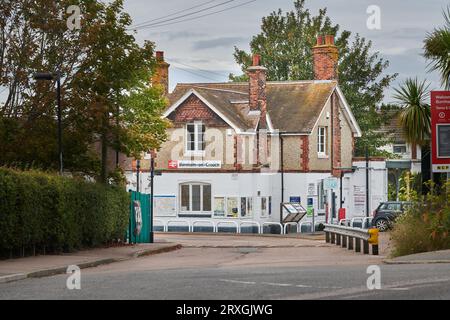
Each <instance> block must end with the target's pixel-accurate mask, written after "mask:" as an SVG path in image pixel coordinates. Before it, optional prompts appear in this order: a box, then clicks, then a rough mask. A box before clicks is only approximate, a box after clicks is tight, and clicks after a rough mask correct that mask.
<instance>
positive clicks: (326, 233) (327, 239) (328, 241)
mask: <svg viewBox="0 0 450 320" xmlns="http://www.w3.org/2000/svg"><path fill="white" fill-rule="evenodd" d="M325 241H326V242H327V243H330V233H329V232H325Z"/></svg>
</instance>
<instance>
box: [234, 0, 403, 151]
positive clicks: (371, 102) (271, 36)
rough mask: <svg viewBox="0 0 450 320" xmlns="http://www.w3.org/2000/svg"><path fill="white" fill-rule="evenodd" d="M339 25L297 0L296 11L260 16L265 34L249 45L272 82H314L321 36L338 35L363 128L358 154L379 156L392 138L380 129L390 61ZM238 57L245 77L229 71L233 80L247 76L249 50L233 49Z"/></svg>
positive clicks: (346, 88)
mask: <svg viewBox="0 0 450 320" xmlns="http://www.w3.org/2000/svg"><path fill="white" fill-rule="evenodd" d="M339 29H340V27H339V25H337V24H333V23H332V21H331V19H330V18H329V17H328V16H327V10H326V8H325V9H321V10H319V13H318V15H316V16H314V15H312V14H311V12H310V11H309V10H308V9H306V8H305V0H296V1H295V2H294V10H293V11H290V12H287V13H285V14H283V12H282V11H281V9H280V10H278V11H277V12H273V13H271V14H270V15H269V16H267V17H264V18H263V19H262V25H261V33H260V34H258V35H256V36H254V37H253V39H252V41H251V42H250V48H251V51H252V53H258V54H260V55H261V58H262V61H263V63H264V66H265V67H267V69H268V71H267V76H268V80H271V81H277V80H278V81H282V80H310V79H313V78H314V75H313V60H312V57H313V56H312V47H313V46H314V45H315V43H316V38H317V35H320V34H321V35H324V34H330V35H334V36H335V37H336V46H337V47H338V49H339V83H340V86H341V88H342V91H343V92H344V94H345V97H346V98H347V100H348V102H349V104H350V106H351V108H352V111H353V113H354V115H355V117H356V119H357V121H358V123H359V125H360V127H361V129H362V132H363V137H362V138H360V139H358V140H357V143H356V155H359V156H362V155H364V152H365V147H367V148H368V149H369V152H370V154H371V155H379V154H380V153H382V152H381V151H379V150H378V147H380V146H383V145H385V144H386V143H387V142H388V139H387V138H386V137H385V136H384V135H383V134H380V133H377V132H376V130H377V129H378V128H379V127H380V126H381V125H382V123H383V120H384V119H383V118H382V117H381V116H380V112H379V111H380V110H379V108H378V105H379V104H380V103H381V101H382V100H383V91H384V89H386V88H387V87H389V85H390V83H391V82H392V80H393V79H395V77H396V74H393V75H383V71H384V70H385V69H386V68H387V67H388V65H389V62H388V61H385V60H384V59H382V58H381V57H380V56H379V54H378V53H371V52H370V49H371V48H372V42H371V41H366V39H365V38H362V37H360V36H359V35H356V36H355V37H354V40H353V41H352V42H350V38H351V32H350V31H346V30H344V31H342V32H340V33H339ZM234 57H235V60H236V62H237V63H238V64H240V65H241V68H242V71H243V72H244V75H241V76H236V75H233V74H230V80H231V81H245V80H247V76H246V75H245V70H246V69H247V68H248V67H249V66H250V64H251V54H250V53H247V52H245V51H244V50H240V49H238V48H235V53H234ZM385 107H388V106H385Z"/></svg>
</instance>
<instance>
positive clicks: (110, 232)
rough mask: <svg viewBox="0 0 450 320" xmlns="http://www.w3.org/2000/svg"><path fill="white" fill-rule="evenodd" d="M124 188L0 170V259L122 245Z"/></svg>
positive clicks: (126, 204) (126, 207)
mask: <svg viewBox="0 0 450 320" xmlns="http://www.w3.org/2000/svg"><path fill="white" fill-rule="evenodd" d="M128 214H129V195H128V193H127V192H126V191H125V188H123V187H119V186H106V185H101V184H97V183H91V182H86V181H84V180H79V179H73V178H68V177H60V176H57V175H53V174H48V173H43V172H38V171H25V172H22V171H15V170H11V169H5V168H0V255H1V256H11V254H13V253H18V252H20V253H21V254H22V255H23V253H24V252H25V251H27V252H29V251H30V250H32V251H33V252H35V251H36V250H39V251H46V252H49V251H50V252H61V251H72V250H75V249H81V248H86V247H95V246H99V245H102V244H107V243H108V242H111V241H114V240H118V239H123V237H124V235H125V232H126V229H127V224H128Z"/></svg>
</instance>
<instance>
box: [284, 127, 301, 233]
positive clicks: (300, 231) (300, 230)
mask: <svg viewBox="0 0 450 320" xmlns="http://www.w3.org/2000/svg"><path fill="white" fill-rule="evenodd" d="M280 152H281V157H280V158H281V159H280V160H281V167H280V169H281V203H280V223H281V224H282V223H283V205H282V203H283V202H284V143H283V136H282V134H281V133H280ZM300 232H301V230H300Z"/></svg>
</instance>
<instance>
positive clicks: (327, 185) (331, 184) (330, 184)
mask: <svg viewBox="0 0 450 320" xmlns="http://www.w3.org/2000/svg"><path fill="white" fill-rule="evenodd" d="M337 186H338V179H337V178H334V177H330V178H326V179H325V180H324V183H323V188H324V189H325V190H336V189H337Z"/></svg>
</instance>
